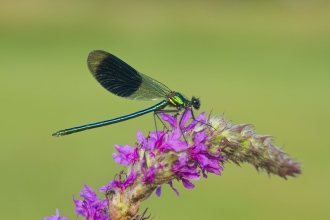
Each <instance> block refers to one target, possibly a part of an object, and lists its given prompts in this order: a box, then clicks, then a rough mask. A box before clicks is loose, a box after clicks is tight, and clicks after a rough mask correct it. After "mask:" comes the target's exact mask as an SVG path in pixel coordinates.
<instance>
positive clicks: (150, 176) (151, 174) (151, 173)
mask: <svg viewBox="0 0 330 220" xmlns="http://www.w3.org/2000/svg"><path fill="white" fill-rule="evenodd" d="M156 173H157V169H156V168H155V167H154V166H151V167H149V169H148V171H147V173H145V174H144V177H143V182H149V183H150V182H151V183H153V182H154V181H155V175H156Z"/></svg>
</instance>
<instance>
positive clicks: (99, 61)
mask: <svg viewBox="0 0 330 220" xmlns="http://www.w3.org/2000/svg"><path fill="white" fill-rule="evenodd" d="M87 64H88V68H89V70H90V71H91V73H92V74H93V76H94V77H95V79H96V80H97V81H98V82H99V83H100V84H101V85H102V86H103V87H104V88H105V89H107V90H108V91H110V92H111V93H113V94H115V95H118V96H121V97H124V98H129V96H130V95H132V94H133V93H134V92H136V91H137V90H138V89H139V87H140V85H141V83H142V77H141V76H140V74H139V73H138V72H137V71H136V70H135V69H134V68H132V67H131V66H129V65H128V64H127V63H125V62H124V61H122V60H121V59H119V58H118V57H116V56H114V55H112V54H110V53H107V52H105V51H102V50H95V51H92V52H91V53H90V54H89V55H88V59H87Z"/></svg>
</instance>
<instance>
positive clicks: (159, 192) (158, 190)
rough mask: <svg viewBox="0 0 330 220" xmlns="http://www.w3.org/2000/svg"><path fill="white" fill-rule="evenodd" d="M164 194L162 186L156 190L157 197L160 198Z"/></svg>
mask: <svg viewBox="0 0 330 220" xmlns="http://www.w3.org/2000/svg"><path fill="white" fill-rule="evenodd" d="M161 194H162V186H158V187H157V189H156V195H157V196H158V197H159V196H160V195H161Z"/></svg>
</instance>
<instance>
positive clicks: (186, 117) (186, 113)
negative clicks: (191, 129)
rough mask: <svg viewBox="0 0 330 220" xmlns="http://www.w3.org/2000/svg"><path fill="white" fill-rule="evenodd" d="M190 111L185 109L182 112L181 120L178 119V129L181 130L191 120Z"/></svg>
mask: <svg viewBox="0 0 330 220" xmlns="http://www.w3.org/2000/svg"><path fill="white" fill-rule="evenodd" d="M191 111H192V110H191V109H190V108H187V109H185V110H184V112H183V113H182V115H181V119H180V128H183V127H184V126H185V125H186V123H187V121H188V120H189V119H190V118H191V116H192V114H191Z"/></svg>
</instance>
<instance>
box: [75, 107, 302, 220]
mask: <svg viewBox="0 0 330 220" xmlns="http://www.w3.org/2000/svg"><path fill="white" fill-rule="evenodd" d="M161 118H162V120H164V121H166V122H167V123H168V124H169V125H170V127H171V128H170V129H166V130H165V131H153V132H150V133H149V135H148V136H147V137H145V136H144V135H143V134H142V132H141V131H138V132H137V140H138V142H137V143H136V144H135V145H134V146H129V145H124V146H120V145H115V148H116V149H117V151H118V153H113V155H112V156H113V158H114V160H115V162H116V163H118V164H121V165H124V166H126V167H127V173H124V172H120V173H119V174H118V178H116V179H115V180H112V181H110V182H109V184H107V185H105V186H103V187H101V188H100V189H99V191H100V192H103V193H105V194H106V196H107V198H106V199H105V200H99V199H98V198H97V197H96V194H95V193H94V192H93V191H92V190H91V189H90V188H89V187H88V186H86V185H85V191H82V192H81V193H80V196H81V197H83V198H84V201H80V200H74V202H75V204H76V207H77V208H76V210H75V212H76V213H77V214H79V215H81V216H83V217H84V218H85V219H88V220H89V219H97V220H105V219H112V220H116V219H147V218H146V217H144V214H145V212H144V213H143V214H142V215H139V214H137V212H138V210H139V206H140V203H141V202H142V201H144V200H146V199H147V198H148V197H149V196H150V195H151V194H152V193H153V192H154V191H155V192H156V195H157V196H160V194H161V187H162V185H163V184H169V186H170V187H171V188H172V189H173V190H174V192H175V193H176V194H177V195H179V192H178V190H177V189H175V188H174V186H173V180H178V181H180V182H182V184H183V186H184V187H185V188H187V189H192V188H194V184H193V183H192V182H191V181H193V180H199V179H200V178H201V177H204V178H207V177H208V174H212V173H213V174H216V175H221V172H222V171H223V167H222V165H223V164H224V163H226V162H229V161H232V162H234V163H236V164H239V163H243V162H247V163H251V164H252V165H253V166H254V167H255V168H256V169H257V170H265V171H266V172H267V173H272V174H275V175H278V176H280V177H283V178H286V176H295V175H296V174H300V173H301V169H300V166H299V164H298V163H297V162H294V161H293V160H292V159H290V158H288V157H287V156H286V155H285V153H284V152H283V151H282V150H281V149H279V148H277V147H275V146H274V145H273V144H272V138H271V137H270V136H260V135H257V134H256V133H255V132H254V131H253V128H252V126H251V125H247V124H243V125H233V124H231V123H229V122H228V121H226V120H225V119H224V117H223V116H220V117H219V116H214V117H212V118H210V117H208V119H206V118H205V114H204V113H202V114H200V115H199V116H198V117H196V118H193V120H192V121H191V122H190V123H188V120H189V119H191V118H192V113H191V110H190V109H187V110H186V111H184V113H183V114H182V115H181V117H178V115H175V116H171V115H168V114H161Z"/></svg>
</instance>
